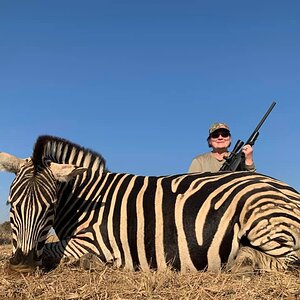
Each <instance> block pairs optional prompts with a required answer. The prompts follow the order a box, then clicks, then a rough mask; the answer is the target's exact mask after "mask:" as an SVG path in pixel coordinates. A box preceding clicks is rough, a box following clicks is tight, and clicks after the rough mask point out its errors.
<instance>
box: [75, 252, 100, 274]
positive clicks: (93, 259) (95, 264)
mask: <svg viewBox="0 0 300 300" xmlns="http://www.w3.org/2000/svg"><path fill="white" fill-rule="evenodd" d="M79 265H80V268H82V269H84V270H95V269H98V268H99V267H103V266H104V264H103V263H102V261H101V260H100V259H99V257H98V256H97V255H95V254H92V253H87V254H85V255H83V256H81V257H80V259H79Z"/></svg>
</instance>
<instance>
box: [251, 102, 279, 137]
mask: <svg viewBox="0 0 300 300" xmlns="http://www.w3.org/2000/svg"><path fill="white" fill-rule="evenodd" d="M275 105H276V102H275V101H273V102H272V104H271V106H270V107H269V109H268V110H267V112H266V113H265V115H264V116H263V118H262V119H261V121H260V122H259V124H258V125H257V126H256V128H255V130H254V132H255V131H258V130H259V128H260V127H261V125H262V124H263V123H264V121H265V120H266V118H267V117H268V115H269V114H270V112H271V111H272V109H273V108H274V106H275Z"/></svg>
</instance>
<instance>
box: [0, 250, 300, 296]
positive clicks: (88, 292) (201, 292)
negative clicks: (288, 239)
mask: <svg viewBox="0 0 300 300" xmlns="http://www.w3.org/2000/svg"><path fill="white" fill-rule="evenodd" d="M10 255H11V245H10V244H3V245H0V299H49V300H50V299H51V300H52V299H53V300H54V299H55V300H58V299H66V300H67V299H68V300H74V299H130V300H134V299H192V300H196V299H199V300H200V299H201V300H205V299H215V300H223V299H226V300H227V299H230V300H238V299H243V300H244V299H247V300H252V299H257V300H264V299H265V300H271V299H272V300H274V299H287V300H294V299H300V277H299V276H300V271H294V272H293V273H291V272H281V273H280V272H274V273H265V274H261V275H253V274H239V275H233V274H229V273H221V272H220V273H218V274H212V273H208V272H207V273H205V272H199V273H189V274H180V273H175V272H172V271H170V270H166V271H164V272H128V271H124V270H119V269H114V268H111V267H107V266H104V265H99V264H98V265H95V264H94V265H93V266H92V268H91V269H89V270H83V269H81V268H80V267H79V266H75V265H67V264H66V263H64V264H61V265H59V266H58V268H57V269H55V270H53V271H51V272H49V273H41V272H38V271H37V272H35V273H34V274H26V275H23V274H18V273H12V272H10V271H9V270H8V268H7V267H6V264H7V261H8V259H9V257H10Z"/></svg>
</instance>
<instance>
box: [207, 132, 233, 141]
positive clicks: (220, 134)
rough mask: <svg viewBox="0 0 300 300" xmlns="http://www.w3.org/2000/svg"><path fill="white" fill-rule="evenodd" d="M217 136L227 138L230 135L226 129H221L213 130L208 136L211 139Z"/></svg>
mask: <svg viewBox="0 0 300 300" xmlns="http://www.w3.org/2000/svg"><path fill="white" fill-rule="evenodd" d="M219 136H221V137H223V138H227V137H229V136H230V133H229V132H227V131H223V132H213V133H212V134H211V135H210V137H211V138H213V139H217V138H218V137H219Z"/></svg>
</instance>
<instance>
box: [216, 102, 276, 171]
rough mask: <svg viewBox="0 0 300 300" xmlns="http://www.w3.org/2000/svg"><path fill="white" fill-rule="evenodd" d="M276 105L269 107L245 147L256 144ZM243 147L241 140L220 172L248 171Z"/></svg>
mask: <svg viewBox="0 0 300 300" xmlns="http://www.w3.org/2000/svg"><path fill="white" fill-rule="evenodd" d="M275 105H276V102H274V101H273V103H272V104H271V106H270V107H269V109H268V110H267V112H266V113H265V115H264V116H263V118H262V119H261V121H260V122H259V123H258V125H257V126H256V128H255V129H254V131H253V132H252V134H251V135H250V137H249V138H248V140H247V141H246V143H245V145H251V146H253V145H254V144H255V141H256V139H257V138H258V136H259V129H260V127H261V126H262V124H263V123H264V122H265V120H266V118H267V117H268V115H269V114H270V112H271V111H272V109H273V108H274V106H275ZM243 145H244V143H243V142H242V141H241V140H238V141H237V143H236V144H235V146H234V148H233V150H232V152H231V153H230V155H229V156H228V157H227V158H225V162H224V164H223V165H222V167H221V168H220V171H236V170H238V169H240V170H246V169H245V166H244V164H245V163H244V161H245V155H244V153H243V149H242V146H243Z"/></svg>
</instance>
